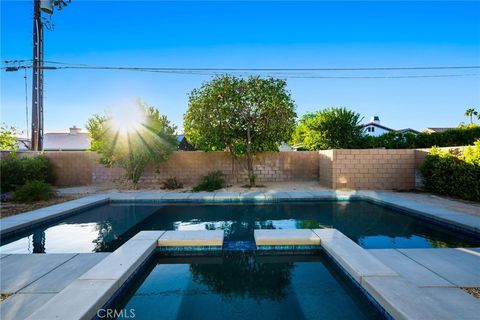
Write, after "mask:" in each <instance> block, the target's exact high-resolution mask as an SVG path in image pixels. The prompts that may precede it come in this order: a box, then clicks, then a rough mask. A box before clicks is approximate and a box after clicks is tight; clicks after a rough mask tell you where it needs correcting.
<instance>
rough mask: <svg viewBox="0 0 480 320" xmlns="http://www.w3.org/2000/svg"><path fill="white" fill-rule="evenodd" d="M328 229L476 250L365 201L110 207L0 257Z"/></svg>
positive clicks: (457, 237) (35, 234) (377, 239)
mask: <svg viewBox="0 0 480 320" xmlns="http://www.w3.org/2000/svg"><path fill="white" fill-rule="evenodd" d="M323 227H328V228H330V227H333V228H336V229H338V230H340V231H341V232H343V233H344V234H345V235H347V236H348V237H349V238H351V239H352V240H353V241H355V242H357V243H358V244H360V245H361V246H362V247H364V248H428V247H438V246H440V247H471V246H480V240H479V239H476V238H473V237H468V236H464V235H461V234H460V233H458V232H452V231H449V230H446V229H444V228H441V227H437V226H433V225H432V224H430V223H426V222H422V221H421V220H419V219H418V218H414V217H410V216H408V215H405V214H402V213H399V212H395V211H392V210H391V209H387V208H384V207H382V206H378V205H375V204H371V203H368V202H364V201H350V202H348V201H339V202H334V201H332V202H301V203H292V202H290V203H274V204H272V203H270V204H261V203H241V204H240V203H236V204H203V203H195V204H148V203H137V204H133V203H111V204H107V205H103V206H100V207H96V208H92V209H89V210H88V211H85V212H83V213H80V214H77V215H74V216H71V217H68V218H66V219H64V220H62V221H60V222H56V223H54V224H52V225H49V226H45V227H42V228H36V229H35V230H33V231H31V232H25V233H24V234H21V235H19V236H17V237H15V238H12V239H5V241H3V242H2V244H3V246H2V247H1V252H4V253H32V252H35V253H42V252H48V253H57V252H58V253H59V252H92V251H96V252H102V251H104V252H109V251H113V250H115V249H116V248H118V247H119V246H120V245H121V244H123V243H124V242H125V241H127V240H128V239H130V238H131V237H132V236H133V235H135V234H136V233H137V232H139V231H141V230H213V229H223V230H225V237H226V240H233V241H235V240H253V230H254V229H296V228H297V229H304V228H323Z"/></svg>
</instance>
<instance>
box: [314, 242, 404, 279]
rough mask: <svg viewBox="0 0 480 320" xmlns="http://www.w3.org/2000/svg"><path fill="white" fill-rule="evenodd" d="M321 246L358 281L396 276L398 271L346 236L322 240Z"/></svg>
mask: <svg viewBox="0 0 480 320" xmlns="http://www.w3.org/2000/svg"><path fill="white" fill-rule="evenodd" d="M322 247H323V248H324V249H325V251H327V252H328V253H329V254H330V255H331V256H332V257H333V259H335V260H336V262H337V263H339V264H340V265H341V266H342V267H343V268H344V269H345V270H346V271H347V272H348V273H349V274H350V275H351V276H352V277H353V278H354V279H355V280H356V281H358V282H359V283H361V282H362V279H363V278H364V277H370V276H398V273H396V272H395V271H393V270H392V269H390V268H388V267H387V266H385V265H384V264H383V263H381V262H380V261H379V260H378V259H377V258H375V257H374V256H373V255H371V254H370V253H369V252H367V251H366V250H365V249H363V248H361V247H360V246H359V245H358V244H356V243H355V242H353V241H352V240H350V239H348V238H346V237H345V238H341V237H340V238H330V239H325V240H322Z"/></svg>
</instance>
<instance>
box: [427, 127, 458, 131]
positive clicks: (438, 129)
mask: <svg viewBox="0 0 480 320" xmlns="http://www.w3.org/2000/svg"><path fill="white" fill-rule="evenodd" d="M449 129H453V128H451V127H450V128H431V127H429V128H425V130H424V131H427V132H443V131H446V130H449Z"/></svg>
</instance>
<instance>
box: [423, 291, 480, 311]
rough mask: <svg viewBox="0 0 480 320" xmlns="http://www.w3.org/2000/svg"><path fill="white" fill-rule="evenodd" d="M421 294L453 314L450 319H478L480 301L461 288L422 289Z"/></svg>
mask: <svg viewBox="0 0 480 320" xmlns="http://www.w3.org/2000/svg"><path fill="white" fill-rule="evenodd" d="M420 290H421V292H422V293H424V294H425V295H428V296H430V297H432V298H433V299H435V301H436V302H437V303H438V304H440V305H442V306H444V307H445V308H446V309H447V310H448V311H447V312H449V313H450V314H451V318H450V319H454V318H456V319H478V318H479V315H480V301H479V300H478V299H477V298H475V297H473V296H472V295H470V294H468V293H466V292H465V291H463V290H462V289H459V288H444V287H435V288H420Z"/></svg>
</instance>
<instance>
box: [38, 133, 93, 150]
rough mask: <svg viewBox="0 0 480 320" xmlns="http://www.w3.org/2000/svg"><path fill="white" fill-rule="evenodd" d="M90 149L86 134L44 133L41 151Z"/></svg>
mask: <svg viewBox="0 0 480 320" xmlns="http://www.w3.org/2000/svg"><path fill="white" fill-rule="evenodd" d="M89 148H90V138H89V137H88V133H82V132H80V133H73V134H72V133H45V134H44V136H43V150H46V151H49V150H87V149H89Z"/></svg>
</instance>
